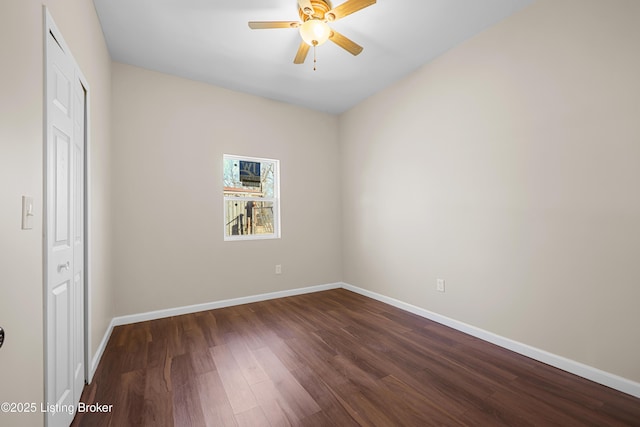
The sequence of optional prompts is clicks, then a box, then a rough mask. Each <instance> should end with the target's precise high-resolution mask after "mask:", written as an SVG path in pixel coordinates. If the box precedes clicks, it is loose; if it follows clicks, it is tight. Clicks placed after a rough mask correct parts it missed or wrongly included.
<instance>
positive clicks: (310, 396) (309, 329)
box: [73, 289, 640, 427]
mask: <svg viewBox="0 0 640 427" xmlns="http://www.w3.org/2000/svg"><path fill="white" fill-rule="evenodd" d="M82 401H83V402H86V403H96V402H99V403H100V404H108V405H109V404H111V405H113V407H112V411H111V412H108V413H83V414H78V415H77V416H76V419H75V420H74V423H73V425H74V426H117V427H120V426H154V427H156V426H216V427H217V426H251V427H256V426H288V425H292V426H296V425H299V426H430V425H438V426H458V425H470V426H478V425H480V426H640V399H637V398H634V397H632V396H629V395H626V394H623V393H620V392H618V391H615V390H612V389H609V388H607V387H604V386H601V385H599V384H596V383H593V382H590V381H587V380H585V379H582V378H580V377H577V376H574V375H571V374H568V373H566V372H563V371H560V370H558V369H555V368H553V367H550V366H547V365H544V364H542V363H539V362H536V361H534V360H531V359H529V358H527V357H524V356H521V355H518V354H516V353H512V352H510V351H508V350H505V349H502V348H500V347H497V346H494V345H492V344H489V343H486V342H484V341H481V340H479V339H477V338H474V337H471V336H469V335H466V334H463V333H461V332H458V331H456V330H453V329H450V328H448V327H445V326H442V325H439V324H437V323H434V322H432V321H429V320H426V319H423V318H421V317H419V316H416V315H413V314H410V313H407V312H404V311H402V310H399V309H397V308H394V307H392V306H389V305H386V304H383V303H381V302H378V301H375V300H372V299H369V298H366V297H363V296H361V295H358V294H355V293H352V292H349V291H346V290H344V289H338V290H331V291H326V292H319V293H314V294H307V295H301V296H295V297H290V298H283V299H277V300H271V301H265V302H259V303H254V304H247V305H242V306H236V307H229V308H223V309H218V310H211V311H205V312H200V313H195V314H189V315H184V316H177V317H172V318H167V319H160V320H154V321H149V322H141V323H136V324H132V325H126V326H120V327H117V328H115V329H114V331H113V334H112V336H111V339H110V340H109V343H108V345H107V348H106V350H105V353H104V355H103V357H102V360H101V362H100V365H99V367H98V369H97V371H96V374H95V377H94V381H93V383H92V384H91V385H90V386H87V387H86V388H85V390H84V393H83V397H82Z"/></svg>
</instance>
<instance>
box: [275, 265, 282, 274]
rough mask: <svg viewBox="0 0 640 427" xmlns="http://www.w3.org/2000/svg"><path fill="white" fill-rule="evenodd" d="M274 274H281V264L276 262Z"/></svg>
mask: <svg viewBox="0 0 640 427" xmlns="http://www.w3.org/2000/svg"><path fill="white" fill-rule="evenodd" d="M276 274H282V266H281V265H280V264H276Z"/></svg>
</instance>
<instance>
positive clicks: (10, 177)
mask: <svg viewBox="0 0 640 427" xmlns="http://www.w3.org/2000/svg"><path fill="white" fill-rule="evenodd" d="M42 4H45V5H47V6H48V7H49V10H50V12H51V14H52V16H53V19H54V20H55V22H56V24H57V26H58V27H59V29H60V31H61V32H62V34H63V36H64V38H65V40H66V42H67V44H68V45H69V46H70V48H71V50H72V52H73V55H74V57H75V59H76V61H77V62H78V63H79V65H80V68H81V69H82V71H83V73H84V74H85V76H86V78H87V80H88V81H89V84H90V88H91V91H92V92H91V97H92V98H91V106H90V108H91V128H90V138H91V144H92V146H91V149H92V153H91V163H92V165H93V172H92V175H91V182H92V187H91V190H92V195H93V199H92V205H91V208H92V211H93V226H92V230H91V232H92V237H93V240H92V242H91V251H92V254H93V263H92V265H91V268H92V271H91V280H92V286H93V288H92V291H93V297H94V303H93V306H92V310H93V312H92V315H93V318H92V333H91V335H92V341H93V346H92V347H93V351H95V349H96V348H97V345H98V344H99V342H100V340H101V339H102V336H103V335H104V332H105V330H106V328H107V325H108V322H109V321H110V319H111V317H112V316H113V313H112V311H111V306H110V303H111V297H110V295H111V290H110V288H109V287H110V265H109V260H110V251H111V249H110V241H109V231H108V230H109V221H110V219H109V218H110V215H109V209H108V205H109V203H108V200H109V194H110V192H109V169H110V164H109V157H110V155H109V131H110V129H109V122H110V118H109V114H110V106H109V104H110V75H109V72H110V69H109V63H110V60H109V55H108V52H107V49H106V46H105V43H104V40H103V37H102V31H101V28H100V25H99V22H98V20H97V17H96V14H95V11H94V8H93V3H92V2H91V1H90V0H73V1H70V0H67V1H64V2H63V1H34V0H0V58H1V60H2V64H3V67H2V73H1V76H2V78H0V182H1V183H2V184H1V185H0V200H2V202H1V204H0V269H1V270H2V280H1V282H0V290H1V291H2V297H0V326H2V327H4V329H5V330H6V333H7V339H6V342H5V345H4V347H3V348H2V349H0V366H2V380H1V381H0V402H5V401H8V402H37V403H38V404H39V402H41V401H42V399H43V390H44V382H43V363H44V356H43V339H44V338H43V308H42V304H43V294H42V286H43V284H42V283H43V281H42V280H43V279H42V251H43V246H42V231H43V230H42V198H43V186H42V180H43V177H42V167H43V166H42V165H43V163H42V162H43V160H42V156H43V135H42V128H43V123H42V108H43V106H42V99H43V84H42V81H43V60H42V58H43V44H42V28H43V12H42ZM22 195H30V196H33V197H34V200H35V213H36V221H35V227H34V229H33V230H29V231H22V230H21V229H20V225H21V223H20V210H21V196H22ZM42 420H43V417H42V414H40V413H37V414H32V415H25V414H19V415H10V414H3V413H0V425H11V426H27V425H28V426H36V425H42Z"/></svg>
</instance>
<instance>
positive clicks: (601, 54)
mask: <svg viewBox="0 0 640 427" xmlns="http://www.w3.org/2000/svg"><path fill="white" fill-rule="evenodd" d="M638 16H640V3H639V2H637V1H632V0H626V1H623V0H617V1H607V2H603V1H600V0H590V1H584V0H562V1H557V0H539V1H537V2H536V3H535V4H533V5H532V6H530V7H529V8H527V9H525V10H524V11H522V12H520V13H518V14H517V15H515V16H514V17H512V18H510V19H508V20H506V21H504V22H502V23H500V24H498V25H497V26H495V27H493V28H491V29H489V30H487V31H485V32H484V33H482V34H480V35H478V36H476V37H474V38H473V39H471V40H469V41H467V42H465V43H464V44H462V45H461V46H458V47H456V48H455V49H453V50H451V51H449V52H448V53H446V54H444V55H443V56H442V57H440V58H439V59H437V60H436V61H434V62H433V63H431V64H428V65H426V66H424V67H422V68H421V69H420V70H418V71H417V72H415V73H413V74H412V75H410V76H409V77H408V78H406V79H404V80H402V81H401V82H399V83H397V84H395V85H394V86H392V87H390V88H388V89H386V90H385V91H383V92H381V93H379V94H377V95H376V96H374V97H372V98H370V99H368V100H367V101H365V102H364V103H362V104H361V105H359V106H357V107H356V108H354V109H353V110H351V111H349V112H347V113H346V114H344V115H343V116H341V118H340V122H339V137H340V141H341V150H342V160H343V162H342V173H343V182H344V186H345V187H344V192H343V203H344V210H343V220H344V223H343V229H344V231H345V232H344V238H343V250H344V261H343V262H344V280H345V281H346V282H348V283H350V284H353V285H356V286H360V287H363V288H366V289H369V290H372V291H375V292H379V293H381V294H384V295H387V296H390V297H394V298H397V299H400V300H402V301H406V302H409V303H413V304H415V305H418V306H420V307H423V308H426V309H428V310H432V311H434V312H437V313H439V314H442V315H445V316H449V317H451V318H454V319H456V320H459V321H462V322H466V323H469V324H471V325H474V326H477V327H480V328H483V329H485V330H488V331H491V332H494V333H496V334H499V335H502V336H505V337H508V338H511V339H514V340H517V341H520V342H522V343H525V344H529V345H532V346H534V347H538V348H540V349H544V350H547V351H549V352H552V353H555V354H558V355H561V356H565V357H567V358H569V359H573V360H576V361H579V362H583V363H585V364H588V365H591V366H594V367H596V368H600V369H602V370H605V371H608V372H611V373H614V374H618V375H620V376H623V377H626V378H628V379H631V380H634V381H640V363H638V361H639V360H640V335H639V334H638V333H637V328H638V325H639V324H640V310H638V301H640V263H639V262H638V254H640V191H639V190H638V188H639V187H638V184H639V183H640V166H639V165H640V119H639V117H640V79H639V78H638V76H640V55H639V54H638V40H640V26H638V25H637V17H638ZM437 278H444V279H445V280H446V292H445V293H438V292H436V291H435V284H436V279H437Z"/></svg>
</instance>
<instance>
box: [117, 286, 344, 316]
mask: <svg viewBox="0 0 640 427" xmlns="http://www.w3.org/2000/svg"><path fill="white" fill-rule="evenodd" d="M341 287H342V283H330V284H327V285H317V286H309V287H306V288H297V289H290V290H286V291H278V292H269V293H266V294H258V295H252V296H248V297H240V298H232V299H226V300H222V301H214V302H207V303H204V304H194V305H187V306H183V307H176V308H167V309H164V310H156V311H148V312H146V313H140V314H130V315H128V316H119V317H115V318H114V319H113V321H114V325H115V326H119V325H128V324H130V323H137V322H144V321H147V320H155V319H162V318H164V317H171V316H180V315H181V314H189V313H197V312H199V311H206V310H214V309H216V308H224V307H231V306H234V305H241V304H249V303H252V302H260V301H267V300H270V299H276V298H284V297H290V296H294V295H302V294H310V293H313V292H320V291H327V290H329V289H338V288H341Z"/></svg>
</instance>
